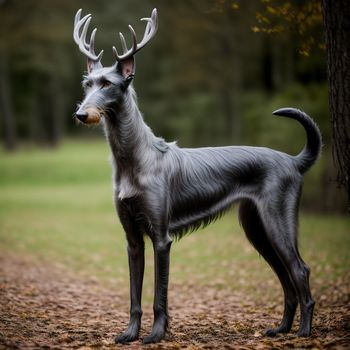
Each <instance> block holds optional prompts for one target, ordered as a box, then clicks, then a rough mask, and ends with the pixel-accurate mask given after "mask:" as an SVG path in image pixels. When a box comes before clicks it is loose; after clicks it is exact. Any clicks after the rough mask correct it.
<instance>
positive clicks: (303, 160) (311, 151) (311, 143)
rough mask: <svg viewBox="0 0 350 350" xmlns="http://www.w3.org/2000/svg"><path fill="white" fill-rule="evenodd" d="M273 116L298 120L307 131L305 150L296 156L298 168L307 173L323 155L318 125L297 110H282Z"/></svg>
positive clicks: (275, 112)
mask: <svg viewBox="0 0 350 350" xmlns="http://www.w3.org/2000/svg"><path fill="white" fill-rule="evenodd" d="M272 114H274V115H278V116H282V117H287V118H292V119H296V120H297V121H298V122H299V123H300V124H301V125H302V126H303V127H304V129H305V131H306V137H307V141H306V145H305V147H304V148H303V150H302V151H301V152H300V153H299V154H298V155H297V156H295V160H296V162H297V167H298V169H299V171H300V173H301V174H303V173H305V172H306V171H307V170H309V169H310V168H311V166H312V165H313V164H314V163H315V162H316V160H317V158H318V157H319V155H320V153H321V147H322V137H321V132H320V129H319V128H318V126H317V125H316V123H315V122H314V121H313V120H312V119H311V118H310V117H309V116H308V115H307V114H306V113H304V112H303V111H301V110H299V109H295V108H281V109H278V110H277V111H274V112H273V113H272Z"/></svg>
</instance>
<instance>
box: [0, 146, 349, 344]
mask: <svg viewBox="0 0 350 350" xmlns="http://www.w3.org/2000/svg"><path fill="white" fill-rule="evenodd" d="M107 159H108V150H107V147H106V145H105V142H100V141H98V142H97V141H79V142H66V143H65V144H64V145H63V146H62V147H60V148H58V149H57V150H37V149H29V150H23V151H20V152H17V153H14V154H7V153H3V152H1V150H0V349H16V348H17V349H44V348H46V349H100V348H113V349H120V348H123V349H124V348H126V349H128V348H130V349H137V348H139V349H141V348H142V349H180V348H183V349H186V348H187V349H211V348H213V349H230V348H232V349H259V348H261V349H265V348H266V349H270V348H274V349H285V348H298V349H303V348H307V349H329V348H333V349H345V348H349V344H350V269H349V267H350V249H349V248H350V235H349V227H350V220H349V218H348V217H344V216H336V215H328V216H327V215H323V214H318V215H312V214H310V213H305V212H301V217H300V235H299V246H300V251H301V255H302V257H303V258H304V260H305V261H306V262H307V264H308V265H309V266H310V268H311V280H310V281H311V289H312V293H313V297H314V299H315V300H316V309H315V318H314V327H313V332H312V336H311V337H310V338H307V339H300V338H297V337H296V336H295V333H296V332H297V327H298V317H297V319H296V320H295V323H294V328H293V331H292V332H291V333H290V334H289V335H283V336H278V337H276V338H273V339H271V338H267V337H265V336H263V335H262V334H263V332H264V330H265V329H266V328H268V327H271V326H273V325H277V324H278V322H279V320H280V319H281V316H282V312H283V298H282V290H281V287H280V285H279V283H278V280H277V278H276V277H275V276H274V274H273V272H272V271H271V269H270V268H269V267H268V265H267V264H266V262H265V261H264V259H262V258H261V257H260V256H259V255H258V254H257V252H256V251H255V250H254V249H253V248H252V247H251V245H250V244H249V243H248V242H247V240H246V238H245V237H244V233H243V231H242V228H241V227H240V226H239V224H238V221H237V212H236V211H235V210H233V211H230V212H229V213H228V214H227V215H225V216H224V217H223V218H221V219H220V220H219V221H217V222H216V223H214V224H212V225H210V226H208V227H207V228H205V229H204V230H200V231H198V232H195V233H193V234H191V235H188V236H186V237H184V238H183V239H182V240H181V241H179V242H174V243H173V245H172V252H171V266H170V287H169V312H170V316H171V322H170V332H169V334H168V336H167V339H166V340H165V341H163V342H162V343H161V344H158V345H150V346H143V345H142V343H141V341H136V342H134V343H132V344H131V345H128V346H123V345H115V344H114V338H115V336H116V335H117V334H119V333H120V332H122V331H123V330H124V329H125V328H126V325H127V322H128V309H129V296H128V265H127V255H126V249H125V248H126V247H125V245H126V244H125V237H124V233H123V230H122V227H121V225H120V223H119V221H118V219H117V217H116V215H115V210H114V207H113V200H112V186H111V180H110V179H111V175H110V167H109V165H108V161H107ZM311 175H313V174H312V171H311ZM310 179H311V180H312V177H311V178H308V176H307V177H306V181H305V187H308V182H309V181H310ZM153 267H154V266H153V255H152V247H151V244H150V242H149V241H146V270H145V278H144V290H143V311H144V316H143V323H142V334H141V337H143V336H145V335H146V334H147V333H149V332H150V330H151V325H152V295H153Z"/></svg>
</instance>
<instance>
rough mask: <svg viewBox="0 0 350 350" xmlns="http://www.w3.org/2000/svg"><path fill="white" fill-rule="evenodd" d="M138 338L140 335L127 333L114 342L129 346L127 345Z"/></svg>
mask: <svg viewBox="0 0 350 350" xmlns="http://www.w3.org/2000/svg"><path fill="white" fill-rule="evenodd" d="M138 337H139V334H138V333H133V332H128V331H126V332H124V333H122V334H120V335H118V336H117V337H116V338H115V340H114V342H115V343H116V344H127V343H130V342H132V341H134V340H137V339H138Z"/></svg>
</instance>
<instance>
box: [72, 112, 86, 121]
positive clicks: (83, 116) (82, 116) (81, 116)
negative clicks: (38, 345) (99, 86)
mask: <svg viewBox="0 0 350 350" xmlns="http://www.w3.org/2000/svg"><path fill="white" fill-rule="evenodd" d="M75 116H76V117H77V118H78V119H79V120H80V121H81V122H83V123H84V122H85V121H86V119H87V117H88V114H87V112H80V111H78V112H77V113H76V114H75Z"/></svg>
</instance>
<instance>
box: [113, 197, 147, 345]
mask: <svg viewBox="0 0 350 350" xmlns="http://www.w3.org/2000/svg"><path fill="white" fill-rule="evenodd" d="M116 204H117V210H118V214H119V218H120V221H121V223H122V225H123V227H124V230H125V233H126V239H127V241H128V261H129V274H130V321H129V325H128V328H127V330H126V331H125V332H124V333H122V334H120V335H119V336H118V337H116V339H115V342H116V343H128V342H131V341H133V340H136V339H137V338H138V337H139V332H140V327H141V316H142V308H141V295H142V282H143V274H144V269H145V243H144V239H143V234H142V233H141V231H140V229H139V227H138V225H137V223H136V222H135V220H134V219H133V216H132V215H130V212H131V209H130V208H129V207H128V205H127V203H124V202H121V201H119V202H117V203H116Z"/></svg>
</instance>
